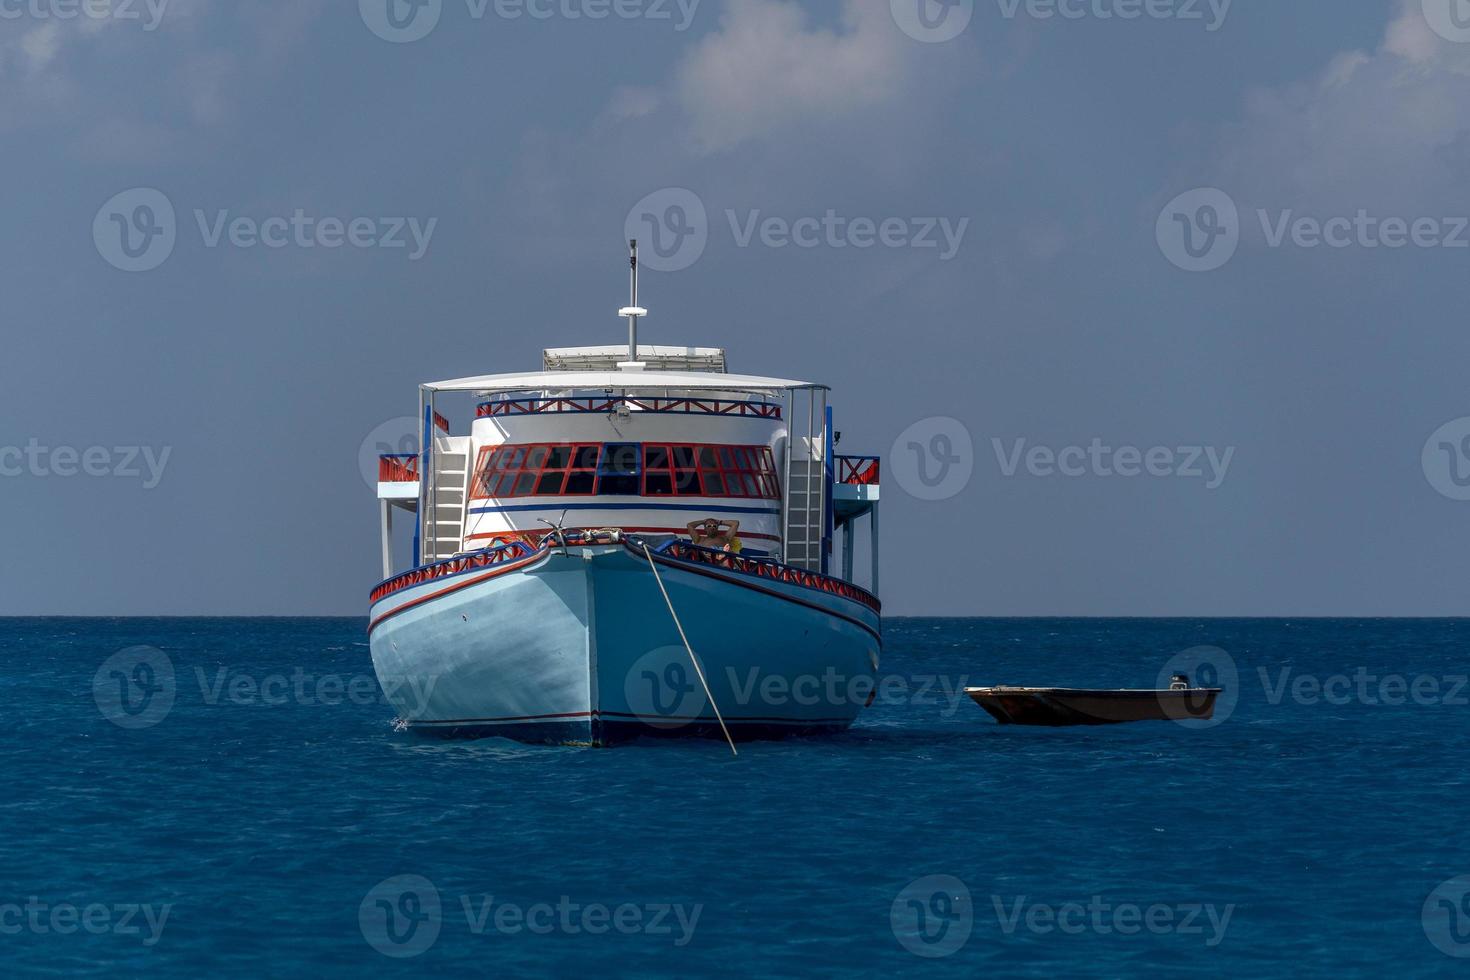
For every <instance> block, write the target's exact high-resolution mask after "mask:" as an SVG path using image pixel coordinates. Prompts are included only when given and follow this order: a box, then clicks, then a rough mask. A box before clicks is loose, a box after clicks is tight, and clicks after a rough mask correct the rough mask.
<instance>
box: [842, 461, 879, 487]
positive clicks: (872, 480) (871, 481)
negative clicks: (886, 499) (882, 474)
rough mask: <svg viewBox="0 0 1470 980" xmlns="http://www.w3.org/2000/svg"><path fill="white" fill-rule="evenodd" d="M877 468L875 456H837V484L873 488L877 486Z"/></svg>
mask: <svg viewBox="0 0 1470 980" xmlns="http://www.w3.org/2000/svg"><path fill="white" fill-rule="evenodd" d="M879 466H880V461H879V459H878V457H877V456H838V457H837V482H838V483H853V484H857V485H858V486H864V487H875V486H877V485H878V470H879Z"/></svg>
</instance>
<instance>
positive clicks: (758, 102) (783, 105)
mask: <svg viewBox="0 0 1470 980" xmlns="http://www.w3.org/2000/svg"><path fill="white" fill-rule="evenodd" d="M918 47H919V46H918V45H916V44H915V42H913V41H912V40H910V39H908V38H907V37H905V36H904V35H903V34H902V33H901V32H900V31H899V30H898V29H897V26H896V25H895V24H894V22H893V19H892V17H891V16H890V14H889V10H888V4H886V3H877V2H872V0H844V3H843V7H842V13H841V24H840V26H839V27H837V28H835V29H827V28H821V27H813V26H810V25H809V24H808V23H807V16H806V13H805V11H804V10H803V9H802V7H801V6H800V5H799V4H796V3H794V2H788V0H734V2H731V3H729V4H727V5H726V7H725V12H724V16H723V17H722V18H721V21H720V26H719V29H718V30H716V31H715V32H714V33H712V34H710V35H709V36H708V37H705V38H703V39H702V40H701V41H700V42H699V43H697V44H696V45H695V46H694V48H693V49H692V50H691V51H690V52H689V53H688V55H686V56H685V58H684V59H683V60H682V62H681V63H680V64H679V66H678V67H677V69H676V70H675V89H676V91H677V93H678V95H677V98H678V101H679V103H680V105H681V106H682V107H683V109H684V111H685V112H686V113H687V115H688V118H689V125H690V129H691V135H692V136H693V138H694V140H695V142H696V144H697V145H698V146H700V147H701V148H702V149H704V150H722V149H728V148H730V147H733V146H735V145H738V144H740V143H742V142H744V141H746V140H749V139H753V138H757V137H762V136H769V135H772V134H774V133H777V132H779V131H781V130H783V129H786V128H789V127H792V126H794V125H798V124H800V123H802V122H803V121H806V120H811V119H821V118H829V117H832V116H842V115H848V114H851V113H854V112H858V111H862V110H866V109H871V108H874V107H876V106H880V105H883V104H885V103H888V102H890V101H892V100H894V99H895V98H897V97H898V96H899V95H900V93H901V91H902V90H903V87H904V81H905V75H906V66H907V63H908V62H909V61H910V59H912V58H914V57H916V56H917V53H918V52H917V50H916V49H917V48H918Z"/></svg>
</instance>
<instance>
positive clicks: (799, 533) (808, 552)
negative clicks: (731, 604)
mask: <svg viewBox="0 0 1470 980" xmlns="http://www.w3.org/2000/svg"><path fill="white" fill-rule="evenodd" d="M806 394H807V397H806V398H805V399H803V398H802V397H801V392H800V391H793V392H792V393H791V399H790V402H789V405H790V411H789V412H788V413H787V414H788V418H787V426H788V439H787V442H786V487H785V489H786V500H785V507H784V513H785V526H784V532H785V533H784V535H783V537H784V539H785V545H786V548H785V552H784V557H785V561H786V563H787V564H788V565H795V566H796V567H798V568H805V569H807V570H808V571H813V572H820V571H821V570H822V537H823V534H824V532H825V528H826V523H827V514H826V503H827V485H826V461H825V459H824V458H823V454H824V452H825V447H826V443H827V439H826V417H827V393H826V392H825V391H822V390H819V389H808V390H807V393H806Z"/></svg>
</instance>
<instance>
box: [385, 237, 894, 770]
mask: <svg viewBox="0 0 1470 980" xmlns="http://www.w3.org/2000/svg"><path fill="white" fill-rule="evenodd" d="M629 256H630V269H631V274H630V280H631V283H630V284H631V293H632V301H631V305H629V306H626V307H623V308H622V309H621V310H619V316H620V317H625V318H626V319H627V321H628V344H627V346H626V347H625V346H623V345H621V344H618V345H614V346H596V347H560V348H548V349H546V350H545V351H544V352H543V355H542V365H541V370H540V371H536V372H527V373H512V374H490V375H479V376H474V377H467V378H458V379H454V380H448V381H437V382H430V383H425V384H422V385H420V386H419V412H418V415H417V418H418V419H419V420H420V422H419V423H417V424H418V425H419V426H420V432H419V433H418V434H417V435H416V436H415V439H416V441H417V447H418V451H417V452H414V453H408V454H387V455H384V456H382V457H381V458H380V460H379V468H378V477H379V479H378V490H377V496H378V500H379V504H380V521H379V524H380V533H381V537H382V564H383V581H382V582H380V583H379V584H378V585H377V586H376V587H375V588H373V590H372V593H371V596H370V609H369V625H368V633H369V646H370V648H371V652H372V660H373V667H374V670H375V671H376V673H377V676H378V680H379V682H380V684H381V686H382V688H383V691H384V694H385V696H386V697H387V699H388V701H389V703H390V704H391V705H392V707H393V708H394V709H395V710H396V712H397V714H398V721H399V724H400V726H401V727H403V728H407V729H410V730H415V731H420V732H426V733H433V734H438V735H445V736H452V737H478V736H504V737H507V738H512V739H516V740H520V741H525V742H552V743H571V744H587V745H596V746H602V745H612V744H616V743H620V742H625V741H628V740H629V739H633V738H638V737H642V736H695V737H723V738H729V739H730V740H731V743H730V744H731V748H732V750H733V749H734V744H735V741H736V740H740V739H750V738H769V737H773V736H778V737H779V736H788V735H797V734H803V735H805V734H817V733H827V732H834V731H840V730H842V729H845V728H847V727H848V726H849V725H851V724H852V723H853V721H854V720H855V719H856V717H857V716H858V714H859V713H860V712H861V711H862V710H863V708H864V707H865V706H866V705H867V704H868V703H869V702H870V701H871V700H872V691H873V688H874V685H875V682H876V675H877V671H878V666H879V663H880V658H881V653H882V645H883V633H882V617H881V612H882V607H881V604H880V602H879V599H878V587H879V549H878V500H879V489H880V482H879V476H880V460H879V458H878V457H876V456H844V455H837V453H836V451H835V446H836V443H837V441H838V439H839V437H840V434H839V433H838V432H837V431H836V430H835V429H834V428H833V410H832V407H831V406H830V405H829V404H828V393H829V389H828V388H827V387H826V386H825V385H821V384H817V383H813V382H806V381H797V380H790V379H782V378H774V377H765V376H756V375H743V374H736V373H731V372H729V371H728V369H727V358H726V352H725V351H724V349H722V348H715V347H681V346H659V345H646V344H639V342H638V329H639V323H640V321H641V320H642V318H644V317H646V316H647V315H648V311H647V310H646V309H644V308H643V307H640V306H639V305H638V273H639V266H638V247H637V242H636V241H634V242H630V247H629ZM466 396H468V398H469V399H471V402H472V405H473V415H472V417H470V409H469V407H468V406H466V407H465V410H464V414H465V416H466V417H467V418H468V422H467V425H466V426H465V427H464V428H463V430H462V431H459V432H453V431H451V429H452V426H451V423H450V421H449V416H448V415H447V414H445V413H446V412H448V413H450V414H452V408H451V407H450V405H449V403H450V401H452V400H454V399H455V398H459V399H461V400H462V399H464V398H465V397H466ZM441 410H442V411H441ZM405 516H406V517H407V519H409V520H411V521H412V528H413V536H412V554H411V556H406V557H405V558H404V560H403V561H402V562H401V563H400V562H399V561H398V559H397V556H396V554H395V552H396V551H403V550H406V548H407V543H406V540H403V541H400V542H399V547H397V548H395V538H401V539H406V538H407V535H404V534H401V533H400V534H398V535H395V532H394V524H395V517H396V518H398V519H399V520H402V519H404V518H405ZM864 518H865V519H866V520H864ZM711 522H714V523H711ZM860 524H862V525H865V526H866V531H867V533H866V535H865V536H866V538H867V543H866V551H867V554H868V556H869V558H870V562H869V566H870V568H869V571H868V575H867V580H866V582H865V584H862V585H860V584H858V582H857V581H856V580H855V574H854V564H855V562H854V556H855V554H856V552H857V548H858V542H857V535H858V532H859V530H860V528H859V525H860ZM400 564H402V565H403V566H406V567H400Z"/></svg>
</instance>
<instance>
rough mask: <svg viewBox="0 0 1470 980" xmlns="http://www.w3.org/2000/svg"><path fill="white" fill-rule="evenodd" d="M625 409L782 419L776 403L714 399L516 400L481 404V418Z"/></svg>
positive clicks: (600, 412)
mask: <svg viewBox="0 0 1470 980" xmlns="http://www.w3.org/2000/svg"><path fill="white" fill-rule="evenodd" d="M623 407H626V408H628V409H630V410H633V409H636V410H637V411H640V412H654V413H659V414H675V415H743V416H746V417H753V418H762V419H779V418H780V417H781V406H780V405H778V404H776V403H774V402H754V401H726V400H722V399H712V398H626V397H611V398H513V399H507V400H504V401H494V402H482V403H481V404H480V406H479V408H478V409H477V410H476V414H477V415H478V417H480V418H482V419H483V418H490V417H493V416H501V415H557V414H565V413H590V414H600V415H605V414H607V413H610V412H614V411H617V410H618V409H619V408H623Z"/></svg>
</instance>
